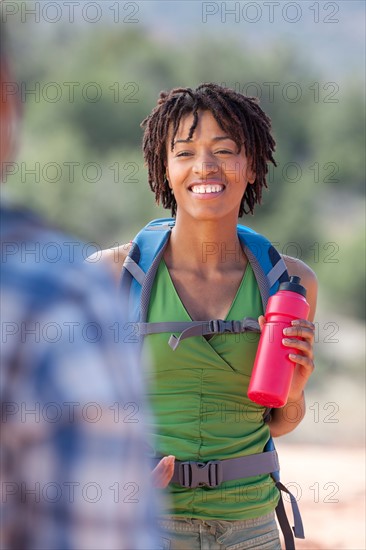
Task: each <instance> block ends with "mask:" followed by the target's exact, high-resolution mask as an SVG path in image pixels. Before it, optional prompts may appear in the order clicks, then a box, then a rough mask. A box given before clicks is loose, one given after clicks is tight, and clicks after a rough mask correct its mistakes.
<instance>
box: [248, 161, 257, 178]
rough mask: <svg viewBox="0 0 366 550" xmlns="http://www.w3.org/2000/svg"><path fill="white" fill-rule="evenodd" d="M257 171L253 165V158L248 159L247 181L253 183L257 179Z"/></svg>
mask: <svg viewBox="0 0 366 550" xmlns="http://www.w3.org/2000/svg"><path fill="white" fill-rule="evenodd" d="M256 177H257V175H256V173H255V170H254V168H253V165H252V159H250V158H249V159H248V166H247V181H248V183H249V184H253V183H254V182H255V180H256Z"/></svg>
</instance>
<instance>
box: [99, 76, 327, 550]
mask: <svg viewBox="0 0 366 550" xmlns="http://www.w3.org/2000/svg"><path fill="white" fill-rule="evenodd" d="M142 126H143V127H144V128H145V133H144V139H143V152H144V157H145V161H146V163H147V166H148V173H149V185H150V187H151V189H152V191H153V192H154V193H155V198H156V201H157V202H162V204H163V206H164V207H165V208H170V209H171V212H172V216H173V219H171V220H164V221H163V222H161V223H154V224H153V225H152V226H150V227H148V228H147V229H146V231H143V232H142V233H141V234H140V235H139V236H138V237H137V238H136V239H135V241H134V242H132V243H130V245H126V246H122V247H120V248H119V249H116V250H109V251H108V250H106V251H104V253H103V260H104V261H105V262H106V263H107V264H108V265H110V266H111V267H112V268H113V270H114V272H115V275H116V279H117V280H118V281H120V277H121V270H122V273H123V276H122V282H123V285H125V283H126V281H128V285H127V286H128V288H129V289H130V290H129V292H130V295H129V298H130V305H131V301H132V302H133V299H134V300H135V303H134V304H132V305H134V306H135V308H134V309H136V308H137V309H138V307H139V303H138V302H137V298H133V296H134V295H138V296H139V295H140V294H139V293H141V308H142V309H144V311H145V310H146V311H145V313H141V317H139V318H138V319H139V321H143V322H142V323H140V325H138V326H139V327H140V329H141V330H142V329H144V331H145V332H143V334H146V337H145V339H144V342H143V346H144V348H146V350H147V352H148V353H149V355H150V358H151V360H150V366H149V369H146V376H147V377H148V378H149V380H150V389H149V398H150V403H151V406H152V410H153V413H154V415H153V421H152V422H151V426H150V430H151V441H152V446H153V449H154V456H155V457H156V461H155V464H156V467H155V469H154V471H153V474H152V475H153V478H154V481H155V485H156V486H157V487H160V488H167V491H168V492H169V496H170V498H169V500H168V501H167V502H168V503H167V507H166V509H165V511H164V515H163V517H162V518H161V522H160V524H161V528H162V529H163V537H164V539H165V542H163V544H166V540H167V539H168V540H169V543H168V544H169V548H170V549H171V550H180V549H182V548H190V549H192V550H198V549H201V548H208V547H209V548H211V549H212V550H215V549H216V550H223V549H225V548H235V549H237V550H239V549H240V548H258V549H259V548H260V549H263V548H270V549H271V550H276V549H277V550H279V549H280V547H281V546H280V539H279V535H278V530H277V527H276V522H275V517H274V510H275V508H276V506H277V503H278V501H279V498H280V497H279V490H278V488H277V486H276V484H275V482H274V481H273V479H272V477H271V475H270V473H271V472H273V471H274V470H273V465H271V466H268V465H266V466H265V467H263V468H262V467H259V463H261V462H262V460H263V457H264V461H266V460H267V459H268V457H269V456H270V455H271V453H270V452H263V451H264V450H265V448H266V446H267V444H268V442H269V441H270V436H271V435H272V436H277V435H282V434H285V433H287V432H289V431H291V430H293V429H294V428H295V427H296V426H297V424H298V423H299V422H300V421H301V419H302V418H303V416H304V413H305V404H304V388H305V385H306V383H307V380H308V378H309V377H310V375H311V373H312V371H313V368H314V364H313V341H314V330H313V325H312V323H311V321H312V320H313V318H314V313H315V304H316V293H317V284H316V278H315V275H314V273H313V272H312V271H311V270H310V269H309V268H308V267H307V266H306V265H305V264H303V263H302V262H300V261H294V260H293V259H291V258H288V257H284V258H282V259H281V258H280V256H279V255H278V254H277V253H276V251H275V250H274V249H273V247H271V246H270V247H269V249H268V247H267V248H266V246H264V245H263V246H261V247H260V248H259V250H257V251H256V253H254V254H252V251H250V250H249V248H250V247H248V246H247V243H246V242H245V240H243V238H242V236H241V235H242V233H241V232H242V229H240V230H239V229H238V226H237V223H238V217H239V216H242V215H243V213H249V212H253V210H254V207H255V205H256V204H259V203H260V202H261V194H262V189H263V187H264V186H266V174H267V171H268V163H269V162H272V163H273V164H275V161H274V159H273V156H272V153H273V151H274V145H275V143H274V140H273V138H272V136H271V133H270V129H271V128H270V120H269V118H268V117H267V116H266V115H265V113H264V112H263V111H262V110H261V108H260V107H259V105H258V102H257V100H256V99H255V98H249V97H246V96H244V95H242V94H240V93H237V92H235V91H233V90H231V89H229V88H224V87H221V86H219V85H217V84H202V85H200V86H199V87H198V88H197V89H196V90H192V89H190V88H176V89H173V90H171V91H170V92H162V93H161V94H160V98H159V100H158V104H157V106H156V107H155V108H154V110H153V111H152V113H151V114H150V115H149V116H148V117H147V118H146V119H145V120H144V121H143V122H142ZM159 231H161V232H162V235H163V236H162V237H159ZM244 231H248V233H249V234H253V232H250V230H244ZM156 235H158V237H156ZM158 241H159V244H158V246H156V247H155V244H156V243H157V242H158ZM259 242H262V241H259ZM263 242H264V241H263ZM269 244H270V243H269ZM154 247H155V248H156V249H155V248H154ZM265 255H267V256H269V257H270V259H271V262H272V264H271V266H270V267H271V268H272V266H273V265H276V268H275V269H276V270H277V271H279V268H281V270H280V271H279V272H278V273H277V276H276V281H275V282H272V285H273V289H277V288H278V286H277V287H276V285H278V281H279V280H283V278H285V280H286V278H287V279H288V276H289V275H297V276H300V277H301V279H302V284H303V285H304V286H305V287H306V288H307V292H308V294H307V297H308V302H309V303H310V306H311V312H310V316H309V319H310V321H307V320H305V319H301V320H299V322H298V324H297V326H294V327H292V328H290V329H289V330H288V332H286V338H284V340H283V345H284V346H289V347H292V348H295V349H296V354H295V355H294V356H292V357H291V360H292V361H293V363H294V376H293V380H292V386H291V389H290V396H289V401H288V403H287V404H286V405H285V406H284V407H283V408H282V409H273V410H272V413H271V417H270V419H269V418H268V417H266V419H264V412H265V411H264V408H263V407H262V406H260V405H258V404H256V403H253V402H252V401H250V400H249V398H248V396H247V390H248V385H249V380H250V376H251V372H252V368H253V362H254V358H255V354H256V350H257V346H258V334H253V332H252V333H251V334H250V333H247V332H245V331H246V330H247V329H248V322H247V323H244V322H243V320H244V321H245V320H247V319H248V318H249V319H250V320H251V323H252V325H251V327H252V328H253V326H254V327H255V331H256V332H257V333H259V330H260V325H262V324H263V318H262V317H261V316H262V315H263V313H264V303H265V300H264V299H263V293H262V290H260V287H261V280H260V279H261V274H260V275H259V276H258V264H261V262H262V260H263V258H262V259H261V256H262V257H263V256H265ZM274 260H275V261H276V262H278V263H275V264H274V263H273V261H274ZM268 271H269V270H268ZM146 272H147V273H146ZM131 274H132V279H133V281H132V282H131ZM266 275H267V271H266V272H263V276H264V278H266ZM140 285H142V291H141V287H140ZM147 288H148V289H149V290H147ZM136 289H137V290H136ZM138 289H140V290H138ZM273 289H272V290H273ZM136 292H137V294H136ZM131 297H132V298H131ZM238 319H240V320H241V321H237V320H238ZM256 319H258V320H259V322H260V324H259V323H258V322H257V321H256ZM131 320H134V321H136V320H135V319H133V318H131ZM145 321H146V322H145ZM174 322H178V323H179V327H180V328H176V330H173V328H172V324H171V323H174ZM253 322H254V325H253ZM249 325H250V323H249ZM186 326H188V327H189V328H188V329H187V331H185V333H186V334H185V336H184V338H182V336H183V334H184V332H183V333H182V334H181V336H180V337H179V338H177V336H176V334H173V335H172V337H171V339H170V340H169V345H168V343H167V341H168V338H169V334H171V333H174V332H176V331H178V333H179V332H180V331H183V330H184V327H186ZM197 327H198V328H197ZM204 327H205V329H204V330H203V328H204ZM207 327H208V328H207ZM222 327H224V329H223V328H222ZM201 329H202V331H201V332H200V330H201ZM189 331H191V332H190V334H189V335H190V336H191V337H186V336H187V332H189ZM223 331H225V332H227V331H228V332H227V333H226V334H225V335H223V334H222V333H223ZM223 336H224V337H223ZM181 340H184V341H181ZM178 344H179V346H178ZM172 348H173V349H174V351H173V349H172ZM179 397H180V399H179ZM288 407H290V408H292V410H293V407H295V408H296V410H297V411H298V414H297V417H296V420H294V416H293V414H292V415H291V414H287V411H288ZM248 461H249V462H251V464H252V466H250V467H249V468H248ZM187 468H188V469H187ZM290 531H291V529H290ZM287 543H288V541H286V544H287ZM288 544H289V547H290V545H292V544H293V543H292V542H291V541H290V542H289V543H288ZM291 547H292V546H291Z"/></svg>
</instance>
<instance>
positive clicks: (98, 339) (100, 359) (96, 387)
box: [0, 208, 157, 550]
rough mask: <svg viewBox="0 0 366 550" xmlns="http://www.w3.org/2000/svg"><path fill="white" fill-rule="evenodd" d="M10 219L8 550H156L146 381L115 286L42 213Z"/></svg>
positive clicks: (5, 269)
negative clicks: (79, 256)
mask: <svg viewBox="0 0 366 550" xmlns="http://www.w3.org/2000/svg"><path fill="white" fill-rule="evenodd" d="M0 214H1V236H2V243H1V263H2V266H1V269H2V273H1V327H2V331H1V383H0V387H1V492H2V496H1V520H2V526H1V532H0V535H1V548H2V549H14V550H20V549H23V550H27V549H30V548H34V549H37V550H40V549H47V550H50V549H58V550H61V549H62V550H67V549H75V550H76V549H83V550H85V549H98V550H99V549H103V548H105V549H118V550H121V549H126V550H127V549H128V550H132V549H136V550H150V549H153V548H156V547H157V545H156V542H155V521H154V512H155V513H156V506H155V503H154V501H153V499H154V493H153V490H152V488H151V486H150V474H149V468H148V465H147V463H146V462H145V459H144V456H145V444H144V429H143V422H142V420H141V417H142V416H144V413H143V403H142V402H141V394H142V381H141V379H140V374H139V371H140V369H139V368H138V366H137V365H136V360H135V356H134V354H132V353H131V350H130V349H129V346H127V345H126V344H125V343H124V340H125V341H128V338H129V335H128V326H125V325H124V324H123V321H122V322H121V320H120V311H121V306H120V304H119V301H118V298H117V296H116V295H115V293H116V291H115V289H114V287H113V285H112V281H111V280H109V278H108V275H107V274H106V273H104V271H103V270H101V269H100V268H99V267H97V266H94V268H93V269H92V268H91V267H90V266H88V265H87V264H86V263H85V262H83V261H82V260H81V259H76V255H75V254H74V251H75V249H76V248H77V247H76V244H77V243H76V242H74V244H73V245H71V244H70V243H72V242H73V240H72V239H70V238H68V237H67V236H64V235H62V234H61V233H58V232H57V231H55V230H51V229H49V228H48V227H46V226H44V224H43V223H42V222H40V221H39V220H38V219H37V218H36V217H34V216H33V215H32V214H29V213H27V212H24V211H17V210H14V209H10V208H2V209H1V212H0ZM79 244H80V243H79Z"/></svg>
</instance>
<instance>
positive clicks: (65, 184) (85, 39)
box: [7, 24, 365, 319]
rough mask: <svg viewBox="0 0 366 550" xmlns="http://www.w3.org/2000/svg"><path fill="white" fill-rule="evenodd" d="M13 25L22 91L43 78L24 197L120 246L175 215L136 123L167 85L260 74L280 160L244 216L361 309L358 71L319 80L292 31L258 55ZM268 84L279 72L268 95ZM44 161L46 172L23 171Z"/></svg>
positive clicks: (346, 307)
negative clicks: (158, 191)
mask: <svg viewBox="0 0 366 550" xmlns="http://www.w3.org/2000/svg"><path fill="white" fill-rule="evenodd" d="M23 27H24V25H23ZM12 33H13V38H14V39H13V50H14V63H15V69H16V71H15V72H16V77H17V79H18V81H19V82H20V83H21V86H22V89H23V92H24V91H26V90H28V91H29V90H32V89H37V86H38V89H39V97H38V100H37V97H36V95H37V94H33V95H32V94H31V93H28V94H23V95H24V97H23V106H24V120H23V128H22V147H21V150H20V153H19V157H18V168H19V170H18V172H17V173H16V174H14V175H12V176H11V177H9V178H8V182H7V187H8V190H9V192H10V193H11V194H12V195H13V196H14V197H15V198H16V199H17V200H18V201H20V202H22V203H25V204H27V205H30V206H31V207H33V208H35V209H36V210H38V211H41V212H42V213H43V214H44V215H45V216H46V217H47V218H49V219H50V220H52V222H54V223H57V224H58V225H59V226H61V227H63V228H64V229H66V230H67V231H69V232H73V233H75V234H76V235H77V236H79V237H81V238H83V239H85V240H87V241H92V242H96V243H98V245H99V246H100V247H103V248H105V247H109V246H112V245H115V244H116V243H120V244H122V243H124V242H126V241H128V240H130V239H132V238H133V236H134V235H135V233H136V232H137V231H138V229H139V228H140V227H141V225H142V224H144V223H146V222H147V221H148V220H150V219H151V218H153V217H159V216H162V215H163V216H164V215H170V213H169V212H164V211H163V210H162V209H161V208H160V207H158V206H156V205H155V204H154V197H153V195H152V193H151V192H150V190H149V189H148V186H147V178H146V169H145V168H144V166H143V161H142V155H141V138H142V130H141V128H140V123H141V121H142V120H143V119H144V118H145V117H146V116H147V115H148V114H149V113H150V111H151V109H152V108H153V107H154V106H155V103H156V99H157V96H158V93H159V92H160V90H163V89H169V88H171V87H176V86H196V85H198V84H199V83H201V82H205V81H206V82H207V81H214V82H218V83H225V84H226V85H228V86H231V87H233V88H236V89H238V90H240V91H242V92H244V93H245V92H247V93H248V95H256V88H255V85H254V84H253V85H251V86H248V83H257V85H258V87H257V89H258V90H259V93H260V95H261V96H262V97H261V106H262V107H263V108H264V110H265V111H266V112H267V113H268V114H269V116H270V117H271V118H272V123H273V131H274V135H275V138H276V141H277V153H276V160H277V162H278V167H277V168H275V169H271V171H270V173H269V178H268V179H269V190H268V191H267V190H266V191H265V192H264V197H263V205H262V206H261V207H257V210H256V212H255V215H254V217H252V216H249V217H248V218H247V219H244V220H242V223H246V224H248V225H250V226H251V227H253V228H254V229H256V230H259V231H261V232H262V233H264V234H267V235H269V236H270V237H271V240H272V241H273V242H276V243H278V248H279V249H280V251H282V252H284V253H287V254H290V255H294V256H296V257H299V258H301V259H303V260H304V261H306V262H307V263H309V265H310V266H311V267H312V268H313V269H314V271H315V272H316V273H317V275H318V278H319V282H320V289H321V290H320V307H321V308H322V310H323V311H329V316H331V315H335V316H337V315H341V316H342V315H346V316H348V317H350V318H352V317H353V318H356V319H363V318H364V313H365V312H364V262H363V260H362V258H363V257H364V256H363V252H362V251H363V238H364V235H363V231H364V227H363V220H364V217H363V216H364V196H363V194H362V192H363V185H364V134H363V125H362V116H361V113H362V110H363V95H362V82H361V77H359V81H358V80H357V75H356V76H355V78H354V79H353V80H352V82H343V83H324V81H323V80H322V75H321V74H319V73H318V72H317V70H316V69H315V68H314V67H313V66H312V65H311V61H310V60H309V58H308V57H306V52H304V53H303V54H302V53H301V52H300V51H299V50H298V49H297V48H295V47H294V45H292V44H291V43H289V42H288V41H287V42H286V44H284V43H283V41H282V42H281V43H280V42H278V43H276V42H274V43H273V47H272V48H271V49H270V50H268V49H266V51H261V50H259V51H258V52H257V55H256V56H255V57H254V56H252V55H249V53H246V51H245V49H244V48H243V47H242V46H241V45H239V43H237V44H236V43H235V41H234V40H232V41H230V42H229V41H228V42H227V43H226V45H225V43H223V41H222V40H218V39H217V40H215V39H213V38H212V37H211V38H207V37H205V36H198V37H197V38H195V39H194V40H189V41H188V42H184V43H181V42H177V43H174V44H170V45H169V47H167V45H166V43H164V42H163V41H159V40H158V39H157V38H156V37H154V36H150V35H149V33H148V32H146V31H145V29H143V28H138V29H133V30H131V31H129V30H128V31H126V30H123V32H121V31H120V30H119V29H118V28H116V27H115V26H112V27H104V26H103V27H102V26H101V27H95V28H93V30H92V32H91V31H90V30H89V29H87V30H85V29H83V28H80V29H78V31H77V32H75V28H74V29H69V28H68V27H67V26H65V27H64V28H62V27H61V28H60V29H58V30H57V29H56V30H55V32H54V33H53V34H52V36H49V35H47V34H45V36H44V37H42V36H38V35H37V37H36V36H35V33H36V29H33V30H32V27H31V26H30V27H29V28H28V33H25V31H24V29H23V28H22V26H21V25H19V26H17V25H16V24H14V25H13V28H12ZM24 51H27V52H29V53H28V55H27V56H25V55H23V53H22V52H24ZM45 51H47V55H44V52H45ZM266 82H267V83H268V82H272V83H275V84H273V85H272V92H271V93H272V95H271V93H270V86H269V85H266V84H265V83H266ZM51 83H54V84H55V85H54V86H52V85H51ZM70 83H73V84H70ZM93 83H94V84H93ZM290 83H292V84H290ZM60 89H61V92H62V94H61V96H60V97H59V98H57V100H54V101H53V100H52V98H56V96H57V93H58V91H60ZM300 92H301V96H300ZM98 94H99V96H98ZM297 96H299V97H297ZM294 98H296V100H295V99H294ZM36 162H38V163H39V164H40V170H39V172H40V181H39V182H37V181H35V180H36V178H35V176H34V175H32V174H30V173H27V169H29V168H31V167H33V168H34V167H35V163H36ZM22 163H23V168H24V170H22V169H21V168H22V166H21V165H22ZM73 163H74V164H73Z"/></svg>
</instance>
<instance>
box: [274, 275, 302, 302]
mask: <svg viewBox="0 0 366 550" xmlns="http://www.w3.org/2000/svg"><path fill="white" fill-rule="evenodd" d="M300 281H301V278H300V277H296V276H295V275H294V276H292V277H290V280H289V281H286V282H285V283H281V284H280V286H279V289H278V290H290V291H291V292H297V293H298V294H301V295H302V296H304V297H305V298H306V288H305V287H304V286H302V285H300Z"/></svg>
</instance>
